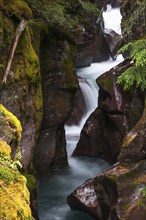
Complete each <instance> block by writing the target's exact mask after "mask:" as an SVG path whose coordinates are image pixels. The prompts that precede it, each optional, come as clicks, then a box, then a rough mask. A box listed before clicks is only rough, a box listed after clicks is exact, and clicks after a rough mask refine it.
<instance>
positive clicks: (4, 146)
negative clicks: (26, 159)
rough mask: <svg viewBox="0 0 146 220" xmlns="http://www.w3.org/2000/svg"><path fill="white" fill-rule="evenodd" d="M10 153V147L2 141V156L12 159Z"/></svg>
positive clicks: (0, 152)
mask: <svg viewBox="0 0 146 220" xmlns="http://www.w3.org/2000/svg"><path fill="white" fill-rule="evenodd" d="M10 153H11V148H10V146H9V145H8V144H7V143H6V142H5V141H4V140H3V139H0V155H3V156H6V157H8V158H10Z"/></svg>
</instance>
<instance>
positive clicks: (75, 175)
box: [38, 5, 123, 220]
mask: <svg viewBox="0 0 146 220" xmlns="http://www.w3.org/2000/svg"><path fill="white" fill-rule="evenodd" d="M103 17H104V22H105V28H111V29H113V30H115V31H116V32H118V33H120V20H121V15H120V11H119V9H112V8H111V6H110V5H108V6H107V11H106V12H103ZM109 21H110V23H109ZM122 60H123V57H122V56H121V55H119V56H118V57H117V59H116V60H115V61H113V60H112V59H111V58H110V59H109V60H108V61H105V62H101V63H93V64H91V66H90V67H86V68H81V69H78V70H77V75H78V77H79V84H80V88H81V89H82V92H83V95H84V99H85V105H86V108H85V109H86V110H85V113H84V115H83V117H82V119H81V121H80V124H79V125H78V126H68V125H65V131H66V140H67V152H68V161H69V166H68V167H65V168H56V169H51V170H50V171H49V172H48V174H47V175H45V176H42V177H40V179H39V188H38V192H39V195H38V197H39V198H38V206H39V217H40V220H81V219H84V220H92V219H93V218H92V217H90V216H88V215H86V214H84V213H81V212H78V211H71V210H70V207H69V206H68V204H67V201H66V199H67V196H68V195H69V194H70V193H71V192H72V191H73V190H74V189H75V188H77V187H78V186H80V185H81V184H82V183H83V182H84V181H86V180H87V179H89V178H92V177H94V176H96V175H99V174H100V173H101V172H102V171H103V170H105V169H106V168H108V167H109V165H108V163H106V162H105V161H103V160H101V159H97V158H88V157H80V158H73V157H71V154H72V152H73V150H74V149H75V147H76V144H77V142H78V140H79V136H80V131H81V129H82V127H83V125H84V123H85V121H86V120H87V118H88V117H89V115H90V114H91V112H93V111H94V109H95V108H96V107H97V103H98V101H97V99H98V86H97V84H96V82H95V80H96V78H97V77H98V76H100V75H101V74H102V73H104V72H106V71H108V70H110V69H111V68H112V67H114V66H116V65H117V64H118V63H120V62H121V61H122Z"/></svg>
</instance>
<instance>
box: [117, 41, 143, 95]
mask: <svg viewBox="0 0 146 220" xmlns="http://www.w3.org/2000/svg"><path fill="white" fill-rule="evenodd" d="M127 50H128V51H130V55H129V56H130V58H131V60H132V61H133V65H132V66H131V67H130V68H129V69H127V70H126V71H124V72H123V73H122V75H121V76H119V77H118V80H117V82H118V83H120V84H122V85H123V86H124V90H128V89H131V88H132V87H133V86H135V87H136V88H140V89H141V90H142V91H144V89H145V88H146V40H145V39H142V40H137V41H135V42H130V43H128V44H127V45H125V46H124V47H123V48H121V49H120V52H122V53H123V52H125V51H127Z"/></svg>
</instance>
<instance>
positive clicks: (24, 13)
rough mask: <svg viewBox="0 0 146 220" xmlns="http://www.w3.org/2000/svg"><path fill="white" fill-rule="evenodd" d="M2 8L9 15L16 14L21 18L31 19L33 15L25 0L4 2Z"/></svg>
mask: <svg viewBox="0 0 146 220" xmlns="http://www.w3.org/2000/svg"><path fill="white" fill-rule="evenodd" d="M2 9H3V10H4V11H5V13H6V14H7V16H8V17H12V16H15V17H17V18H19V19H22V18H25V19H29V18H31V16H32V11H31V9H30V8H29V7H28V5H27V3H26V2H25V1H23V0H9V1H5V2H2Z"/></svg>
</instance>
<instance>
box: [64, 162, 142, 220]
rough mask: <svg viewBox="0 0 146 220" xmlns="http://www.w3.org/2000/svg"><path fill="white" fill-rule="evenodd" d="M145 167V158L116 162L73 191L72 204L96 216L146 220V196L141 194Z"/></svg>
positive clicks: (104, 219) (72, 207) (98, 217)
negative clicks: (129, 161) (135, 161)
mask: <svg viewBox="0 0 146 220" xmlns="http://www.w3.org/2000/svg"><path fill="white" fill-rule="evenodd" d="M145 170H146V162H145V161H144V160H143V161H140V162H138V163H136V164H131V165H130V166H122V165H120V164H115V165H114V166H113V167H111V168H110V169H109V170H107V171H105V172H104V173H102V174H101V175H100V176H97V177H95V178H93V179H91V180H87V181H86V182H85V183H84V184H83V185H81V186H80V187H78V188H77V189H76V190H75V191H73V193H71V194H70V195H69V196H68V199H67V201H68V204H69V205H70V207H71V209H72V210H80V211H83V212H86V213H88V214H89V215H90V216H92V217H94V218H95V219H100V220H136V219H139V220H145V218H146V211H145V205H146V200H145V199H142V197H141V190H142V189H143V187H144V185H145V184H146V175H145ZM140 202H142V206H140V205H139V204H140Z"/></svg>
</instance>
